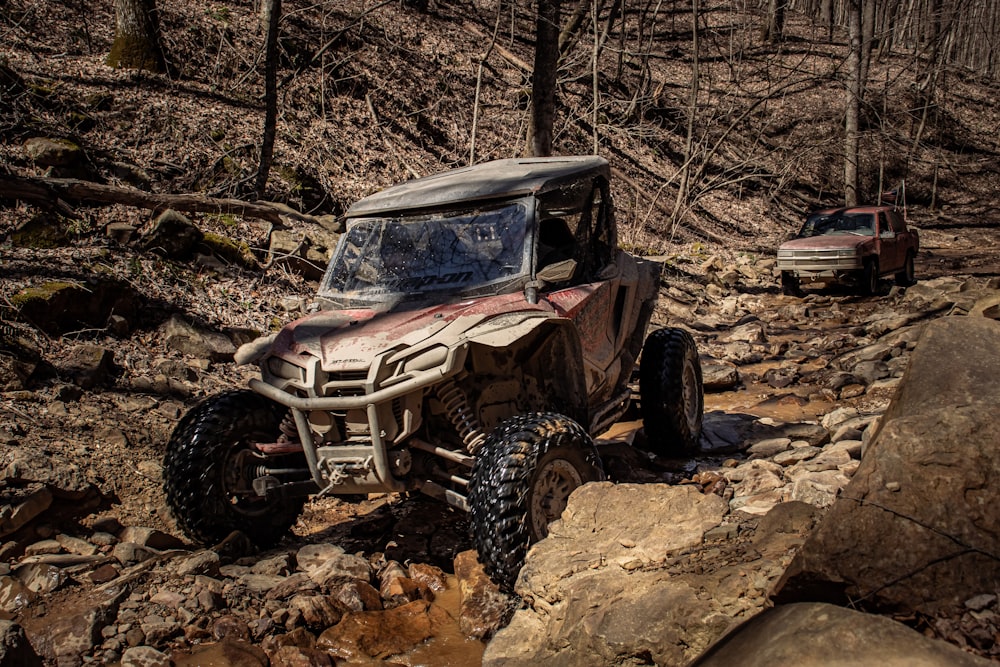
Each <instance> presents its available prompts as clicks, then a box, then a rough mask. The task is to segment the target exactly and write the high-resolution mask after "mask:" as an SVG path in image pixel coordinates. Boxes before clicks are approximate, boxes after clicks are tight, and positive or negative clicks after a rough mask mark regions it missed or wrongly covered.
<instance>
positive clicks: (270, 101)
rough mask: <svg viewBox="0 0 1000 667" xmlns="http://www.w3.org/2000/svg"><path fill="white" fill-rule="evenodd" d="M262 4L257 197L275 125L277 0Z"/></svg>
mask: <svg viewBox="0 0 1000 667" xmlns="http://www.w3.org/2000/svg"><path fill="white" fill-rule="evenodd" d="M264 3H265V6H266V7H267V9H266V14H267V38H266V42H267V55H266V57H265V60H264V136H263V137H262V139H261V145H260V164H259V165H258V167H257V182H256V186H255V188H254V190H255V192H256V193H257V197H258V198H259V197H263V196H264V189H265V188H266V187H267V177H268V174H269V173H270V171H271V158H272V156H273V155H274V135H275V133H276V132H277V127H278V22H279V21H280V20H281V0H264Z"/></svg>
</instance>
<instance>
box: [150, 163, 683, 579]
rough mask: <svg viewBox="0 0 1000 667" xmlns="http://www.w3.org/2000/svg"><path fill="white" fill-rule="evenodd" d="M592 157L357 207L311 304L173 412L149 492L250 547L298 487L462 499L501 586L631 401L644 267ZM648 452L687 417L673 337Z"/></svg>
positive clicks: (208, 532)
mask: <svg viewBox="0 0 1000 667" xmlns="http://www.w3.org/2000/svg"><path fill="white" fill-rule="evenodd" d="M609 178H610V169H609V166H608V163H607V162H606V161H605V160H604V159H602V158H599V157H566V158H546V159H521V160H519V159H511V160H500V161H496V162H491V163H486V164H481V165H477V166H473V167H468V168H463V169H456V170H453V171H448V172H445V173H442V174H438V175H434V176H429V177H425V178H421V179H417V180H413V181H409V182H406V183H403V184H400V185H397V186H394V187H391V188H389V189H387V190H384V191H382V192H380V193H377V194H374V195H372V196H370V197H367V198H365V199H362V200H361V201H359V202H358V203H356V204H354V205H353V206H352V207H351V208H350V209H349V210H348V212H347V214H346V217H347V227H346V231H345V233H344V234H343V235H342V237H341V238H340V241H339V244H338V246H337V249H336V250H335V252H334V255H333V257H332V259H331V260H330V264H329V266H328V268H327V270H326V274H325V276H324V278H323V280H322V282H321V284H320V288H319V292H318V297H317V303H316V304H315V305H314V307H315V308H316V309H317V310H316V312H314V313H312V314H310V315H307V316H305V317H303V318H302V319H299V320H298V321H295V322H292V323H291V324H289V325H288V326H286V327H285V328H284V329H282V330H281V331H280V332H278V333H277V334H274V335H271V336H267V337H264V338H261V339H258V340H257V341H255V342H253V343H249V344H248V345H244V346H243V347H242V348H240V350H239V351H238V352H237V355H236V361H237V362H238V363H242V364H250V363H255V364H258V365H259V366H260V374H261V375H260V378H259V379H254V380H251V382H250V389H249V390H240V391H231V392H227V393H223V394H221V395H217V396H214V397H211V398H208V399H206V400H205V401H203V402H202V403H200V404H199V405H197V406H196V407H194V408H193V409H192V410H191V411H190V412H189V413H188V414H187V415H186V416H184V417H183V418H182V419H181V421H180V422H179V424H178V425H177V427H176V429H175V430H174V433H173V435H172V437H171V439H170V442H169V445H168V449H167V453H166V460H165V465H164V476H165V480H166V481H165V487H166V495H167V499H168V501H169V504H170V506H171V508H172V510H173V513H174V515H175V517H176V518H177V520H178V522H179V524H180V525H181V526H182V528H183V529H184V530H185V531H186V532H187V533H188V534H189V535H190V536H191V537H193V538H195V539H197V540H199V541H203V542H209V543H210V542H212V541H215V540H219V539H221V538H223V537H225V536H226V535H227V534H229V533H230V532H231V531H232V530H235V529H239V530H241V531H243V532H244V533H246V534H247V535H248V536H249V537H250V538H251V539H253V540H254V541H255V542H257V543H259V544H262V545H267V544H269V543H273V542H274V541H276V540H277V539H278V538H280V537H281V536H282V535H283V534H284V533H285V532H286V531H287V530H288V529H289V528H290V527H291V526H292V524H293V523H294V522H295V520H296V517H297V516H298V514H299V512H300V510H301V509H302V506H303V504H304V502H305V500H306V498H307V497H308V496H310V495H314V494H318V495H325V494H337V495H346V496H352V495H353V496H355V497H357V494H364V493H369V492H387V491H390V492H405V491H414V490H419V491H421V492H423V493H426V494H428V495H430V496H433V497H435V498H439V499H441V500H443V501H445V502H447V503H449V504H450V505H453V506H455V507H458V508H461V509H463V510H466V511H468V512H469V515H470V525H471V530H472V539H473V541H474V543H475V545H476V548H477V549H478V552H479V557H480V560H481V562H482V563H483V565H484V566H485V568H486V571H487V572H488V573H489V574H490V576H492V577H493V578H494V580H495V581H497V582H498V583H499V584H501V585H502V586H503V587H505V588H508V589H509V588H510V587H511V586H512V584H513V581H514V579H515V577H516V575H517V573H518V570H519V569H520V567H521V565H522V563H523V560H524V556H525V554H526V552H527V549H528V546H529V544H531V543H532V542H534V541H536V540H539V539H541V538H542V537H544V536H545V535H546V532H547V530H548V524H549V522H550V521H552V520H554V519H556V518H558V517H559V516H560V514H561V513H562V510H563V509H564V508H565V506H566V501H567V498H568V497H569V495H570V493H571V492H572V491H573V490H574V489H575V488H577V487H579V486H581V485H582V484H584V483H586V482H589V481H593V480H600V479H603V478H604V473H603V468H602V464H601V459H600V457H599V456H598V452H597V449H596V448H595V446H594V442H593V437H594V436H596V435H598V434H600V433H602V432H603V431H604V430H605V429H607V427H608V426H609V425H611V424H613V423H614V422H615V421H616V420H618V419H619V418H620V417H621V416H622V415H623V413H625V411H626V409H627V408H628V407H629V402H630V399H631V390H630V386H629V385H630V379H631V375H632V371H633V368H634V367H635V361H636V358H637V357H638V356H639V352H640V350H641V349H643V336H644V335H645V331H646V327H647V325H648V324H649V321H650V317H651V315H652V312H653V306H654V304H655V302H656V298H657V291H658V286H659V278H660V266H659V264H657V263H655V262H651V261H645V260H642V259H637V258H635V257H633V256H631V255H629V254H628V253H626V252H624V251H622V250H620V249H619V248H618V246H617V240H616V230H615V221H614V211H613V207H612V201H611V196H610V192H609ZM639 376H640V377H639V394H640V414H641V415H642V417H643V418H644V422H645V432H646V435H647V441H648V443H649V448H650V449H651V450H652V451H654V452H655V453H659V454H662V455H679V454H681V453H683V452H685V451H687V450H689V449H690V448H692V447H693V446H695V445H696V443H697V441H698V438H699V435H700V431H701V421H702V410H703V398H702V387H701V367H700V365H699V363H698V353H697V349H696V347H695V343H694V341H693V339H692V338H691V336H690V335H689V334H688V333H686V332H685V331H683V330H682V329H671V328H668V329H660V330H658V331H654V332H653V333H652V334H651V335H650V336H649V338H648V339H647V340H646V341H645V349H644V351H643V353H642V360H641V363H640V369H639Z"/></svg>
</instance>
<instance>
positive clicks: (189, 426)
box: [163, 390, 305, 547]
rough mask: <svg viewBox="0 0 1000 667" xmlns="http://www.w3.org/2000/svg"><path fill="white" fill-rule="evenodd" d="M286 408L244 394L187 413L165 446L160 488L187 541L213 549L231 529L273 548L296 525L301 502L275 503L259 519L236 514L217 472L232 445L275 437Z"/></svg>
mask: <svg viewBox="0 0 1000 667" xmlns="http://www.w3.org/2000/svg"><path fill="white" fill-rule="evenodd" d="M284 411H285V408H284V407H282V406H280V405H278V404H277V403H274V402H273V401H270V400H268V399H266V398H264V397H263V396H261V395H259V394H257V393H255V392H252V391H249V390H241V391H230V392H225V393H222V394H219V395H216V396H212V397H210V398H208V399H206V400H204V401H202V402H201V403H199V404H198V405H196V406H195V407H194V408H192V409H191V411H190V412H188V413H187V414H186V415H185V416H184V417H183V418H182V419H181V420H180V422H178V424H177V426H176V427H175V428H174V431H173V434H172V435H171V437H170V441H169V443H168V444H167V451H166V455H165V456H164V465H163V480H164V481H163V484H164V491H165V493H166V497H167V504H168V505H169V506H170V509H171V511H172V513H173V516H174V518H175V519H176V520H177V523H178V524H179V525H180V527H181V528H182V529H183V530H184V532H185V533H186V534H187V535H188V536H189V537H191V538H192V539H194V540H196V541H198V542H200V543H203V544H213V543H216V542H219V541H221V540H222V539H223V538H225V537H226V536H227V535H228V534H229V533H231V532H232V531H234V530H240V531H242V532H243V533H245V534H246V535H247V536H248V537H249V538H250V539H251V541H253V542H254V543H255V544H257V545H258V546H261V547H266V546H269V545H272V544H274V543H275V542H276V541H277V540H278V539H280V538H281V537H282V536H283V535H284V534H285V533H286V532H287V531H288V529H289V528H291V526H292V525H293V524H294V523H295V521H296V519H297V518H298V515H299V513H300V512H301V511H302V507H303V505H304V504H305V499H304V498H288V499H286V498H276V499H274V500H271V501H269V502H268V503H267V504H266V505H265V508H266V510H267V511H265V512H264V513H263V514H256V515H248V514H243V513H241V512H240V511H239V510H238V509H236V508H235V507H234V506H233V505H231V504H230V503H229V502H228V499H227V496H226V492H225V489H224V488H222V483H221V479H220V478H221V471H222V466H224V465H225V459H226V455H227V454H228V449H229V447H230V446H231V445H232V443H233V442H234V441H237V440H240V439H244V438H248V437H249V436H251V435H255V434H256V435H259V436H262V437H267V436H268V435H270V437H272V438H273V437H276V435H277V433H278V425H279V423H280V421H281V418H282V416H283V414H284Z"/></svg>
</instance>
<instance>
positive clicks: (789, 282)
mask: <svg viewBox="0 0 1000 667" xmlns="http://www.w3.org/2000/svg"><path fill="white" fill-rule="evenodd" d="M781 293H782V294H784V295H785V296H800V295H801V294H802V288H801V287H800V286H799V279H798V277H796V275H795V274H794V273H792V272H791V271H782V272H781Z"/></svg>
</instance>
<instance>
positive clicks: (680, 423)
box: [639, 327, 704, 458]
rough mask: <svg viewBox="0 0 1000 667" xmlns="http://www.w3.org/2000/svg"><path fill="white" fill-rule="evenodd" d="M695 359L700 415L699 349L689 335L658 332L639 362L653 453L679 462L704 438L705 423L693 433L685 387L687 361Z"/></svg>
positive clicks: (673, 330)
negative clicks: (691, 356) (684, 378)
mask: <svg viewBox="0 0 1000 667" xmlns="http://www.w3.org/2000/svg"><path fill="white" fill-rule="evenodd" d="M689 354H691V355H693V356H694V370H695V376H696V378H697V383H698V401H699V406H698V409H699V414H700V412H701V411H703V410H704V398H703V393H702V389H701V383H702V379H701V364H700V363H699V361H698V349H697V345H696V343H695V342H694V338H692V337H691V334H689V333H688V332H687V331H685V330H683V329H676V328H670V327H667V328H664V329H658V330H656V331H654V332H653V333H651V334H649V336H648V337H647V338H646V344H645V345H644V346H643V350H642V360H641V361H640V362H639V394H640V408H641V409H640V412H641V414H642V420H643V426H644V429H645V432H646V440H647V442H648V447H649V449H650V451H652V452H653V453H654V454H656V455H658V456H665V457H668V458H678V457H681V456H684V455H686V454H689V453H691V452H692V451H694V450H695V449H696V448H697V446H698V440H699V439H700V437H701V423H700V421H699V424H698V428H697V429H692V428H691V425H690V424H689V423H688V420H687V417H686V415H685V406H684V389H683V386H682V380H683V373H684V361H685V358H686V357H687V355H689Z"/></svg>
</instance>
